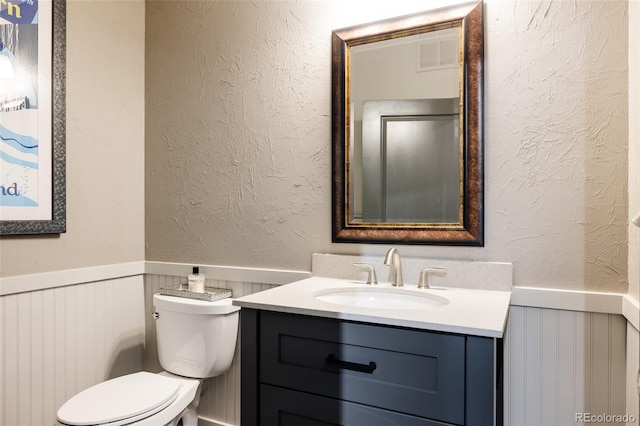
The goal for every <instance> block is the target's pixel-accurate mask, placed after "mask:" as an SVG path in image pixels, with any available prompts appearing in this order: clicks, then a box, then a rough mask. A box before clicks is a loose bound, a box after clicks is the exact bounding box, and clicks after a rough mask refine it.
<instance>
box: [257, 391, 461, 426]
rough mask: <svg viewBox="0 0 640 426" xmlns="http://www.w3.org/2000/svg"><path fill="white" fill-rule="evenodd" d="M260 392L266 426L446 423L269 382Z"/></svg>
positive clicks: (436, 425) (262, 421) (262, 420)
mask: <svg viewBox="0 0 640 426" xmlns="http://www.w3.org/2000/svg"><path fill="white" fill-rule="evenodd" d="M260 395H261V401H260V424H261V425H267V426H276V425H277V426H338V425H341V426H448V424H447V423H441V422H437V421H432V420H427V419H422V418H419V417H414V416H410V415H406V414H401V413H395V412H392V411H386V410H381V409H378V408H373V407H368V406H366V405H360V404H354V403H350V402H345V401H339V400H336V399H332V398H326V397H321V396H317V395H311V394H307V393H303V392H297V391H292V390H288V389H282V388H278V387H275V386H269V385H261V386H260Z"/></svg>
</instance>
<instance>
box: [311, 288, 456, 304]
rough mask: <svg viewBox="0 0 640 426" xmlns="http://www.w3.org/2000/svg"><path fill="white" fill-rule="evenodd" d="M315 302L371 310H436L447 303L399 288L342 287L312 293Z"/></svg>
mask: <svg viewBox="0 0 640 426" xmlns="http://www.w3.org/2000/svg"><path fill="white" fill-rule="evenodd" d="M313 297H315V298H316V299H317V300H320V301H323V302H328V303H334V304H337V305H345V306H355V307H359V308H372V309H437V308H439V307H441V306H444V305H446V304H448V303H449V300H447V299H446V298H444V297H441V296H437V295H435V294H431V293H419V292H417V291H412V290H405V289H401V288H394V287H391V288H383V287H343V288H331V289H326V290H320V291H318V292H316V293H314V295H313Z"/></svg>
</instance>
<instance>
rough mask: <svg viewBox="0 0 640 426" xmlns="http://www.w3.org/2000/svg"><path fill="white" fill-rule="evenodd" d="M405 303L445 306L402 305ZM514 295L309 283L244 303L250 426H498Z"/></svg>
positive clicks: (245, 421) (245, 418) (246, 420)
mask: <svg viewBox="0 0 640 426" xmlns="http://www.w3.org/2000/svg"><path fill="white" fill-rule="evenodd" d="M385 292H386V293H385ZM329 293H330V294H333V293H338V294H343V293H345V294H346V293H348V294H350V295H354V294H355V295H359V294H361V293H363V294H366V297H367V299H369V300H375V298H376V297H380V298H384V297H388V298H389V300H390V305H389V307H374V308H371V307H364V308H363V307H361V306H356V305H354V304H352V303H351V302H345V303H347V304H343V305H341V304H339V303H331V302H327V301H326V299H324V298H323V297H320V296H322V295H326V294H329ZM398 294H400V295H402V296H403V297H404V296H407V297H414V295H415V297H417V298H431V297H435V298H436V299H435V300H437V301H438V303H440V301H441V300H445V301H446V303H442V304H436V305H434V306H433V307H425V308H420V307H418V308H416V307H410V308H402V307H401V306H395V307H394V306H393V301H392V299H393V297H395V296H397V295H398ZM509 295H510V293H508V292H500V291H498V292H496V291H478V290H462V289H433V290H428V291H426V292H425V291H419V290H416V289H415V287H414V288H413V289H392V288H389V289H385V288H383V287H381V288H380V290H378V289H374V288H373V287H372V286H367V285H364V284H356V283H354V282H353V281H349V280H339V279H331V278H319V277H312V278H309V279H306V280H302V281H299V282H296V283H292V284H288V285H284V286H281V287H278V288H274V289H272V290H268V291H265V292H260V293H255V294H253V295H250V296H246V297H243V298H240V299H238V300H236V301H235V302H234V303H235V304H237V305H239V306H241V307H242V308H243V309H242V310H241V351H242V352H241V354H242V358H241V359H242V367H241V370H242V382H241V394H242V407H241V419H242V426H257V425H261V426H274V425H282V426H287V425H292V426H306V425H309V426H311V425H350V426H375V425H401V426H411V425H416V426H417V425H421V426H422V425H424V426H427V425H428V426H436V425H438V426H443V425H469V426H481V425H501V424H502V335H503V331H504V326H505V323H506V317H507V312H508V304H509ZM336 300H337V299H336ZM418 303H419V301H418Z"/></svg>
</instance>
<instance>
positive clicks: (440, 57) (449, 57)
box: [417, 38, 458, 72]
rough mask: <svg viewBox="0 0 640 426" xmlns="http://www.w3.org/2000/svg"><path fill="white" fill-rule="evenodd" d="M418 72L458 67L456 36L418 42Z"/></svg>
mask: <svg viewBox="0 0 640 426" xmlns="http://www.w3.org/2000/svg"><path fill="white" fill-rule="evenodd" d="M417 46H418V52H417V53H418V62H417V65H418V67H417V68H418V69H417V71H418V72H423V71H432V70H438V69H445V68H457V67H458V40H457V38H446V39H439V38H438V39H434V40H428V41H423V42H419V43H418V44H417Z"/></svg>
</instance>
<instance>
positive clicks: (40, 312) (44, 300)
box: [0, 276, 144, 426]
mask: <svg viewBox="0 0 640 426" xmlns="http://www.w3.org/2000/svg"><path fill="white" fill-rule="evenodd" d="M143 297H144V293H143V279H142V276H137V277H136V276H134V277H127V278H120V279H113V280H106V281H98V282H91V283H86V284H79V285H72V286H66V287H56V288H50V289H46V290H37V291H31V292H25V293H18V294H11V295H8V296H2V297H0V348H2V350H1V351H0V424H1V425H7V426H23V425H33V426H42V425H52V424H54V421H55V415H56V412H57V411H58V408H59V407H60V406H61V405H62V404H63V403H64V402H65V401H66V400H67V399H69V398H70V397H71V396H73V395H75V394H76V393H78V392H80V391H82V390H83V389H86V388H87V387H89V386H92V385H94V384H96V383H99V382H101V381H104V380H107V379H110V378H113V377H117V376H120V375H122V374H127V373H130V372H134V371H139V370H141V368H142V365H141V364H142V362H141V361H142V352H143V344H144V317H143V312H142V309H141V307H142V306H143Z"/></svg>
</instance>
